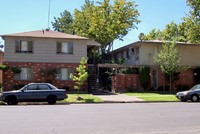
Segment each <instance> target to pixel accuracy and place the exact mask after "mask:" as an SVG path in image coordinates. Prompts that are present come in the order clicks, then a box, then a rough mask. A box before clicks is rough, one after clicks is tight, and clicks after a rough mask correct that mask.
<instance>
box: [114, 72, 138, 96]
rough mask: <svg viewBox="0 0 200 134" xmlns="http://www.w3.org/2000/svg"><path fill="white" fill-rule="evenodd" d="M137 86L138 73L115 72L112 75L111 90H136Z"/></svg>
mask: <svg viewBox="0 0 200 134" xmlns="http://www.w3.org/2000/svg"><path fill="white" fill-rule="evenodd" d="M139 86H140V84H139V74H116V75H114V76H113V77H112V92H128V91H129V92H130V91H134V90H135V91H136V90H138V88H139Z"/></svg>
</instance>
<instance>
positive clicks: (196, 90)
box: [176, 84, 200, 102]
mask: <svg viewBox="0 0 200 134" xmlns="http://www.w3.org/2000/svg"><path fill="white" fill-rule="evenodd" d="M176 97H177V98H178V99H180V100H181V101H183V102H186V101H188V100H191V101H192V102H197V101H199V97H200V84H198V85H195V86H194V87H192V88H191V89H190V90H187V91H183V92H178V93H177V94H176Z"/></svg>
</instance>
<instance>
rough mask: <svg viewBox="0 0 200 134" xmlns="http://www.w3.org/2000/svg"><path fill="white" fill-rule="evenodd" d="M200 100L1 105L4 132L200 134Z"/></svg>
mask: <svg viewBox="0 0 200 134" xmlns="http://www.w3.org/2000/svg"><path fill="white" fill-rule="evenodd" d="M199 111H200V103H181V102H177V103H120V104H70V105H53V106H52V105H18V106H0V134H199V133H200V114H199Z"/></svg>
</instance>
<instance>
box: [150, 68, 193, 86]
mask: <svg viewBox="0 0 200 134" xmlns="http://www.w3.org/2000/svg"><path fill="white" fill-rule="evenodd" d="M152 72H153V68H151V70H150V74H151V75H150V87H153V84H152V83H153V77H152ZM157 75H158V88H162V87H163V86H166V87H167V86H169V82H168V81H167V80H166V79H165V76H164V74H163V73H162V71H161V70H160V69H158V74H157ZM194 85H195V82H194V70H193V69H192V68H191V69H187V70H185V71H182V72H180V74H179V79H178V80H177V81H175V83H174V85H173V86H174V88H175V89H178V88H179V87H182V86H185V87H188V89H189V88H191V87H193V86H194Z"/></svg>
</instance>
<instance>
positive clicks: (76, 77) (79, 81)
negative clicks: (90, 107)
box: [70, 57, 88, 99]
mask: <svg viewBox="0 0 200 134" xmlns="http://www.w3.org/2000/svg"><path fill="white" fill-rule="evenodd" d="M85 64H87V60H85V58H84V57H82V59H81V61H80V65H79V66H78V67H77V68H76V72H77V73H76V74H70V79H72V80H73V81H74V82H75V86H74V89H77V90H78V98H77V99H80V97H79V90H80V89H81V87H82V86H83V84H84V82H85V81H86V80H87V77H88V72H87V71H86V65H85Z"/></svg>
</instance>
